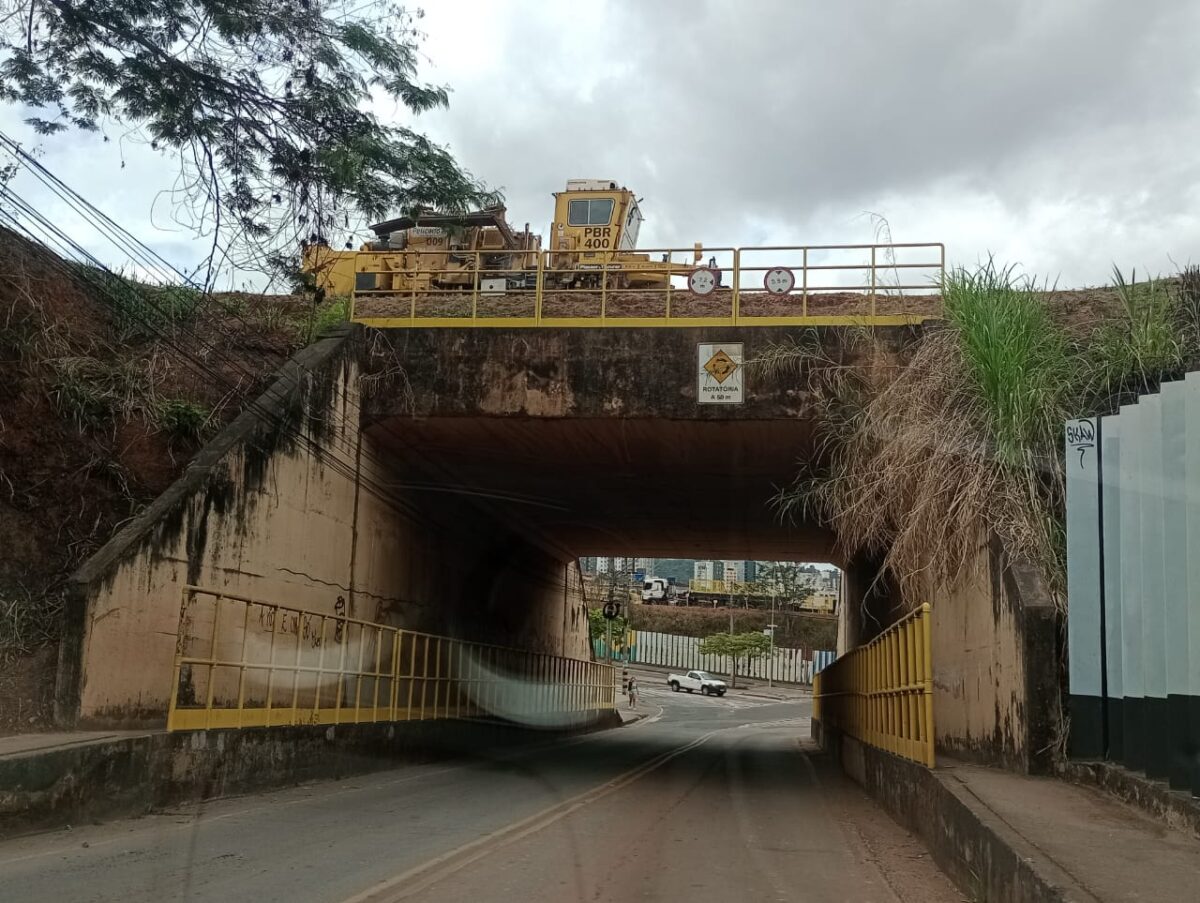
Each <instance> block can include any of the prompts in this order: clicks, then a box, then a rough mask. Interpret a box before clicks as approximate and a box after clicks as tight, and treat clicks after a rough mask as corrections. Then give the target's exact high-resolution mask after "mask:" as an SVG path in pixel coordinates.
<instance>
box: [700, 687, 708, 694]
mask: <svg viewBox="0 0 1200 903" xmlns="http://www.w3.org/2000/svg"><path fill="white" fill-rule="evenodd" d="M700 692H701V693H703V694H704V695H705V696H707V695H708V687H701V688H700Z"/></svg>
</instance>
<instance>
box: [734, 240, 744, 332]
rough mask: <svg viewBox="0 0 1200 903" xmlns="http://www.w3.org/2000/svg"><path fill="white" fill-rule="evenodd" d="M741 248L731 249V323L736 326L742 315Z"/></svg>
mask: <svg viewBox="0 0 1200 903" xmlns="http://www.w3.org/2000/svg"><path fill="white" fill-rule="evenodd" d="M741 282H742V249H741V248H734V249H733V325H734V326H737V325H738V322H739V321H740V320H741V316H742V288H741Z"/></svg>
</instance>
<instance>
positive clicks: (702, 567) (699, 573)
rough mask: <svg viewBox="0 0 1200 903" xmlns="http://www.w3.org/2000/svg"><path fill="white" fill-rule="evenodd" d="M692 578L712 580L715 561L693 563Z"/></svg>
mask: <svg viewBox="0 0 1200 903" xmlns="http://www.w3.org/2000/svg"><path fill="white" fill-rule="evenodd" d="M692 578H693V579H694V580H712V579H713V563H712V562H711V561H697V562H696V563H695V564H693V565H692Z"/></svg>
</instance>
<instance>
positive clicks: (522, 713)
mask: <svg viewBox="0 0 1200 903" xmlns="http://www.w3.org/2000/svg"><path fill="white" fill-rule="evenodd" d="M338 606H340V607H342V608H344V603H343V602H342V601H341V599H340V597H339V602H338ZM335 607H337V606H335ZM615 685H616V676H615V671H614V669H613V667H612V666H611V665H606V664H602V663H599V662H593V661H585V660H582V659H572V658H566V657H564V656H558V655H548V654H543V653H536V652H526V651H524V650H519V649H510V648H506V647H502V646H494V645H489V644H486V643H472V642H467V641H464V640H457V639H452V638H450V637H443V636H436V635H434V634H428V633H419V632H416V631H412V630H403V629H400V628H398V627H391V626H389V625H386V624H378V623H375V622H372V621H363V620H359V619H357V618H351V617H347V616H346V615H345V613H344V611H337V610H335V611H334V612H332V613H330V612H317V611H308V610H305V609H300V608H292V607H289V606H286V605H279V604H277V603H274V602H268V601H264V600H261V599H254V598H250V597H247V596H239V595H235V594H232V593H225V592H221V591H218V590H211V589H204V588H203V587H198V586H187V587H184V589H183V598H182V601H181V603H180V609H179V636H178V640H177V642H176V651H175V669H174V679H173V684H172V689H171V701H170V705H169V708H168V712H167V730H208V729H211V728H229V727H262V726H275V725H294V724H360V723H365V722H374V721H418V720H428V719H434V718H469V717H477V716H481V715H495V716H498V717H502V718H507V719H510V720H515V721H520V722H523V723H528V724H536V725H539V726H566V725H569V724H574V723H580V722H583V721H586V720H589V719H590V718H592V717H595V716H596V715H597V714H598V713H599V712H601V711H604V710H606V709H612V708H613V707H614V705H615V700H616V691H615Z"/></svg>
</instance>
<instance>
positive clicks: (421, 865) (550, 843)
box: [0, 680, 962, 903]
mask: <svg viewBox="0 0 1200 903" xmlns="http://www.w3.org/2000/svg"><path fill="white" fill-rule="evenodd" d="M642 690H643V702H642V708H643V710H644V711H646V712H648V713H649V716H648V717H647V718H645V719H643V720H642V721H639V722H636V723H634V724H631V725H628V726H626V727H623V728H620V729H617V730H611V731H605V732H602V733H597V734H591V735H588V736H585V737H582V738H572V739H567V740H558V741H555V740H547V739H545V738H541V739H539V740H538V742H536V743H533V744H531V745H530V746H529V747H527V748H522V749H519V750H509V751H507V752H506V753H505V754H503V755H497V756H487V755H484V754H480V755H478V756H477V757H473V758H471V759H462V760H459V761H453V762H446V763H443V764H435V765H422V766H407V767H403V768H397V769H395V770H392V771H388V772H381V773H377V774H374V775H370V776H366V777H362V778H357V779H352V780H346V781H339V782H326V783H317V784H310V785H306V786H304V787H299V788H294V789H289V790H284V791H277V792H272V793H264V794H261V795H257V796H252V797H243V798H238V799H228V800H218V801H213V802H209V803H205V804H203V805H201V806H198V807H189V808H187V809H181V810H178V811H172V812H165V813H162V814H158V815H153V816H148V817H145V818H139V819H129V820H124V821H119V822H113V823H110V824H107V825H94V826H87V827H77V828H75V829H73V830H70V831H58V832H54V833H51V834H43V835H39V836H35V837H27V838H21V839H18V840H13V841H9V842H7V843H3V844H0V900H13V901H18V900H19V901H55V903H58V901H95V903H101V901H105V903H107V901H114V903H116V901H119V903H143V901H144V903H150V901H155V903H157V901H162V900H188V901H212V903H218V901H219V903H225V901H231V900H253V901H255V903H270V901H281V903H282V901H286V903H309V901H311V903H385V901H393V900H421V901H444V903H450V901H453V903H461V901H473V903H486V901H498V903H517V901H520V903H527V901H552V903H557V901H591V903H605V901H613V903H617V901H619V903H629V901H643V900H645V901H660V900H661V901H674V900H680V901H689V903H709V901H712V903H718V901H719V903H729V901H740V900H755V901H757V900H772V901H774V900H804V901H825V900H829V901H842V900H854V901H874V900H880V901H885V900H886V901H895V900H903V901H922V903H926V901H928V903H939V901H957V900H960V899H962V898H961V896H960V895H959V894H958V893H956V892H955V891H954V889H953V888H952V886H951V885H950V884H949V882H948V881H947V880H946V879H945V878H944V877H943V876H942V875H941V873H940V872H939V871H938V870H937V869H936V867H935V866H934V865H933V864H932V863H931V861H930V860H929V857H928V855H927V854H926V852H925V850H924V848H923V847H922V846H921V845H920V843H919V842H917V841H915V840H914V839H913V838H911V837H910V836H909V835H907V834H906V833H905V832H904V831H903V830H901V829H900V828H899V827H897V826H896V825H895V824H894V823H893V822H892V821H891V820H890V819H889V818H888V817H887V816H886V815H885V814H884V813H883V812H882V811H881V810H880V809H878V808H877V807H876V806H875V805H874V804H873V803H871V802H870V801H869V800H868V799H867V798H866V797H865V796H864V795H863V794H862V792H861V791H860V790H859V789H858V788H857V787H855V786H854V785H853V784H851V783H849V782H848V781H846V780H845V779H844V778H842V777H841V776H840V774H838V773H837V772H836V770H835V769H834V768H833V767H832V764H831V763H830V762H828V761H826V759H825V757H824V756H822V755H820V754H819V753H817V752H816V751H815V750H814V749H813V748H812V746H811V745H810V744H809V743H808V741H807V737H808V732H809V725H808V719H809V714H810V710H811V707H810V704H809V703H808V701H807V700H797V701H790V702H782V703H778V702H770V701H768V700H763V699H753V698H751V697H748V696H741V695H739V694H738V692H737V691H731V692H730V694H729V695H728V696H726V697H725V698H723V699H709V698H708V697H703V696H699V695H693V696H689V695H687V694H672V693H671V692H670V691H669V690H667V688H666V687H663V686H659V685H657V684H656V683H654V682H652V681H647V680H643V681H642Z"/></svg>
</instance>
